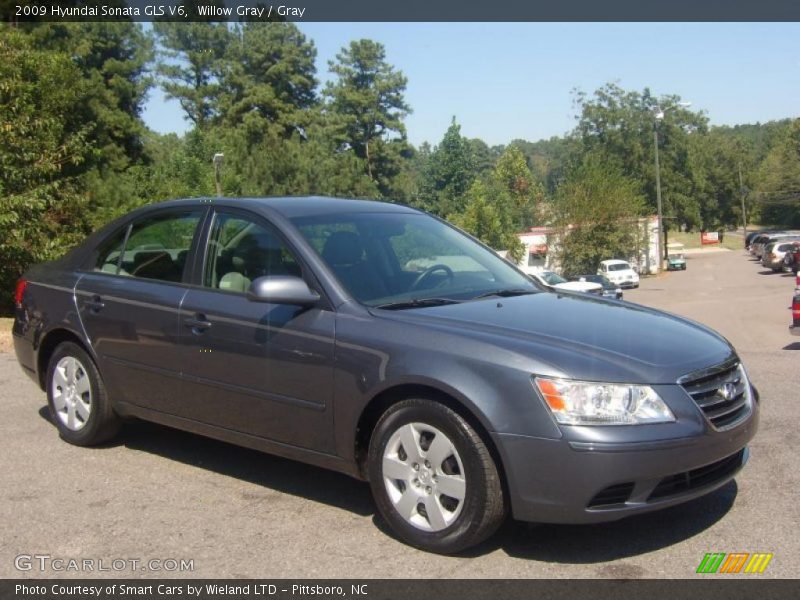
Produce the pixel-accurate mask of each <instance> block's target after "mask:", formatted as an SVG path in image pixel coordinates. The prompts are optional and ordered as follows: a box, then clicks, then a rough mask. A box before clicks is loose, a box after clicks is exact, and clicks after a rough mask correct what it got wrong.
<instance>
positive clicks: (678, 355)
mask: <svg viewBox="0 0 800 600" xmlns="http://www.w3.org/2000/svg"><path fill="white" fill-rule="evenodd" d="M16 303H17V313H16V321H15V324H14V344H15V349H16V353H17V357H18V359H19V362H20V363H21V364H22V366H23V368H24V369H25V371H26V372H28V373H29V374H30V376H31V377H33V378H34V380H35V381H36V382H37V383H38V384H39V385H40V386H41V387H42V389H43V390H45V391H46V392H47V398H48V402H49V406H50V411H51V414H52V417H53V422H54V423H55V424H56V426H57V427H58V430H59V432H60V434H61V437H62V438H64V440H66V441H68V442H70V443H73V444H78V445H90V444H97V443H99V442H102V441H103V440H107V439H108V438H110V437H111V436H112V435H114V434H115V433H116V432H117V430H118V428H119V424H120V419H121V418H122V417H138V418H141V419H147V420H150V421H156V422H158V423H163V424H165V425H169V426H172V427H176V428H180V429H185V430H188V431H192V432H196V433H200V434H203V435H207V436H211V437H214V438H218V439H221V440H226V441H229V442H233V443H236V444H241V445H243V446H249V447H251V448H257V449H260V450H263V451H266V452H271V453H274V454H279V455H282V456H286V457H290V458H293V459H298V460H302V461H306V462H309V463H313V464H316V465H320V466H323V467H327V468H331V469H335V470H337V471H341V472H344V473H348V474H350V475H353V476H355V477H359V478H364V479H368V480H369V481H370V484H371V487H372V492H373V494H374V497H375V502H376V504H377V507H378V510H379V511H380V513H381V515H382V516H383V518H384V519H386V521H388V523H389V524H390V525H391V526H392V528H393V529H394V530H395V531H396V532H397V535H399V536H400V537H401V538H402V539H404V540H405V541H407V542H408V543H410V544H413V545H415V546H418V547H420V548H424V549H427V550H431V551H435V552H456V551H459V550H461V549H463V548H466V547H468V546H470V545H473V544H476V543H478V542H480V541H481V540H483V539H485V538H486V537H488V536H489V535H491V534H492V532H494V531H495V529H496V528H497V527H498V525H499V524H500V523H501V521H502V520H503V519H504V517H505V516H506V514H507V513H508V512H509V511H510V512H511V514H512V515H513V516H514V517H515V518H517V519H522V520H526V521H538V522H553V523H589V522H596V521H605V520H613V519H619V518H621V517H625V516H628V515H634V514H638V513H642V512H646V511H650V510H654V509H658V508H662V507H666V506H671V505H674V504H677V503H679V502H683V501H685V500H688V499H690V498H694V497H697V496H700V495H702V494H705V493H708V492H709V491H711V490H714V489H715V488H718V487H719V486H721V485H723V484H724V483H726V482H727V481H729V480H730V479H731V478H732V477H733V476H734V475H735V474H736V473H737V472H738V470H739V469H740V468H741V467H742V465H743V464H744V463H745V461H746V460H747V448H746V446H747V443H748V441H749V440H750V439H751V438H752V437H753V435H754V434H755V431H756V425H757V417H758V396H757V394H756V392H755V390H754V388H753V387H752V386H751V384H750V382H749V380H748V376H747V373H746V371H745V369H744V367H743V366H742V364H741V362H740V360H739V358H738V357H737V355H736V352H735V351H734V349H733V348H732V347H731V345H730V344H729V343H728V342H727V341H726V340H725V339H724V338H722V337H721V336H719V335H718V334H716V333H714V332H713V331H711V330H709V329H707V328H705V327H703V326H701V325H698V324H697V323H693V322H689V321H686V320H683V319H681V318H678V317H676V316H673V315H668V314H664V313H661V312H658V311H656V310H651V309H648V308H644V307H641V306H637V305H631V304H627V303H621V302H617V301H615V300H605V299H603V298H599V297H590V296H586V295H582V294H572V293H569V292H563V291H561V292H560V291H548V290H544V289H541V288H539V287H538V286H537V285H536V284H534V283H533V282H532V281H531V280H530V279H528V278H527V277H526V276H525V275H524V274H522V273H521V272H520V271H518V270H517V269H516V268H514V267H512V266H511V265H510V264H509V263H507V262H506V261H504V260H503V259H501V258H500V257H498V256H497V255H496V254H495V253H494V252H493V251H492V250H490V249H489V248H487V247H485V246H483V245H482V244H480V243H478V242H477V241H475V240H474V239H472V238H470V237H468V236H466V235H464V234H463V233H461V232H460V231H458V230H456V229H454V228H452V227H450V226H449V225H448V224H447V223H445V222H443V221H441V220H439V219H437V218H435V217H432V216H430V215H427V214H425V213H422V212H419V211H417V210H414V209H411V208H407V207H403V206H397V205H392V204H384V203H378V202H367V201H359V200H340V199H333V198H316V197H312V198H272V199H213V200H208V199H206V200H178V201H171V202H166V203H163V204H157V205H153V206H148V207H145V208H142V209H139V210H137V211H135V212H133V213H131V214H129V215H128V216H126V217H123V218H121V219H119V220H117V221H116V222H114V223H112V224H110V225H109V226H107V227H105V228H104V229H102V230H101V231H99V232H97V233H95V234H94V235H92V236H91V237H90V238H89V239H88V240H87V241H86V242H85V243H84V244H82V245H81V246H80V247H78V248H77V249H75V250H73V251H71V252H70V253H69V254H67V255H66V256H65V257H64V258H62V259H60V260H58V261H55V262H52V263H48V264H44V265H40V266H37V267H34V268H32V269H31V270H30V271H29V272H28V273H26V274H25V276H24V278H23V279H22V280H20V282H19V284H18V286H17V290H16Z"/></svg>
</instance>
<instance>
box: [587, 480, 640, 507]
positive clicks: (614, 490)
mask: <svg viewBox="0 0 800 600" xmlns="http://www.w3.org/2000/svg"><path fill="white" fill-rule="evenodd" d="M632 491H633V482H630V483H618V484H616V485H610V486H608V487H607V488H603V489H602V490H600V491H599V492H597V493H596V494H595V495H594V497H593V498H592V499H591V500H589V508H598V507H609V506H614V505H619V504H625V503H626V502H627V501H628V498H630V496H631V492H632Z"/></svg>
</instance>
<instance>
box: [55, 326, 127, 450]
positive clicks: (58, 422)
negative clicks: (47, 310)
mask: <svg viewBox="0 0 800 600" xmlns="http://www.w3.org/2000/svg"><path fill="white" fill-rule="evenodd" d="M68 357H72V358H75V359H77V361H78V362H79V363H80V365H81V367H82V369H80V372H81V373H83V375H82V376H85V377H88V382H89V388H90V390H91V400H90V403H89V404H90V407H91V408H90V411H89V416H88V418H87V419H85V421H84V422H83V425H82V427H81V428H80V429H77V430H75V429H71V428H70V427H68V426H67V424H66V423H64V421H63V420H62V417H61V416H59V414H57V409H56V405H55V400H54V392H55V389H56V387H55V385H54V381H53V378H54V375H55V372H56V366H57V365H58V364H59V362H60V361H61V360H62V359H64V358H68ZM45 382H46V385H47V404H48V407H49V409H50V418H51V420H52V421H53V423H54V424H55V426H56V427H57V428H58V433H59V435H60V436H61V439H63V440H64V441H66V442H69V443H70V444H74V445H76V446H94V445H97V444H101V443H103V442H106V441H108V440H110V439H111V438H113V437H114V436H115V435H116V434H117V432H118V431H119V428H120V424H121V422H120V418H119V417H118V416H117V414H116V413H115V412H114V409H113V408H112V407H111V403H110V402H109V399H108V394H107V393H106V388H105V385H104V384H103V378H102V377H101V376H100V372H99V371H98V370H97V366H96V365H95V364H94V361H93V360H92V357H91V356H89V354H88V353H87V352H86V351H85V350H84V349H83V348H82V347H81V346H79V345H78V344H75V343H73V342H63V343H61V344H59V345H58V346H57V347H56V349H55V351H54V352H53V356H52V357H51V358H50V362H49V364H48V366H47V377H46V379H45Z"/></svg>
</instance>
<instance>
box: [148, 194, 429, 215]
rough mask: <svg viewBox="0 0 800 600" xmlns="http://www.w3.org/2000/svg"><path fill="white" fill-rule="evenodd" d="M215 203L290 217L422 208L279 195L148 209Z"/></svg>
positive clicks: (204, 200) (172, 202) (179, 202)
mask: <svg viewBox="0 0 800 600" xmlns="http://www.w3.org/2000/svg"><path fill="white" fill-rule="evenodd" d="M197 204H214V205H217V206H227V207H232V208H244V209H250V210H256V211H259V212H262V211H261V210H259V209H266V210H267V211H269V210H270V209H271V210H272V211H276V212H278V213H280V214H281V215H283V216H284V217H286V218H288V219H292V218H295V217H312V216H321V215H331V214H354V213H368V212H369V213H419V212H420V211H418V210H416V209H413V208H411V207H410V206H405V205H403V204H392V203H390V202H379V201H377V200H358V199H355V198H333V197H329V196H276V197H242V198H231V197H221V198H184V199H179V200H168V201H166V202H159V203H157V204H151V205H149V206H148V208H153V209H155V208H169V207H173V206H174V207H180V206H186V205H190V206H194V205H197Z"/></svg>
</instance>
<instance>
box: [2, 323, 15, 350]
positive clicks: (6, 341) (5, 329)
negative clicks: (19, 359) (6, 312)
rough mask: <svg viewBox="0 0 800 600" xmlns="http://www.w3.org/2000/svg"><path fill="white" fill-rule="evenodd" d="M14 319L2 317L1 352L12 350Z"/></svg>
mask: <svg viewBox="0 0 800 600" xmlns="http://www.w3.org/2000/svg"><path fill="white" fill-rule="evenodd" d="M13 324H14V319H9V318H6V317H0V352H11V351H12V350H13V349H14V344H13V342H12V341H11V326H12V325H13Z"/></svg>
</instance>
